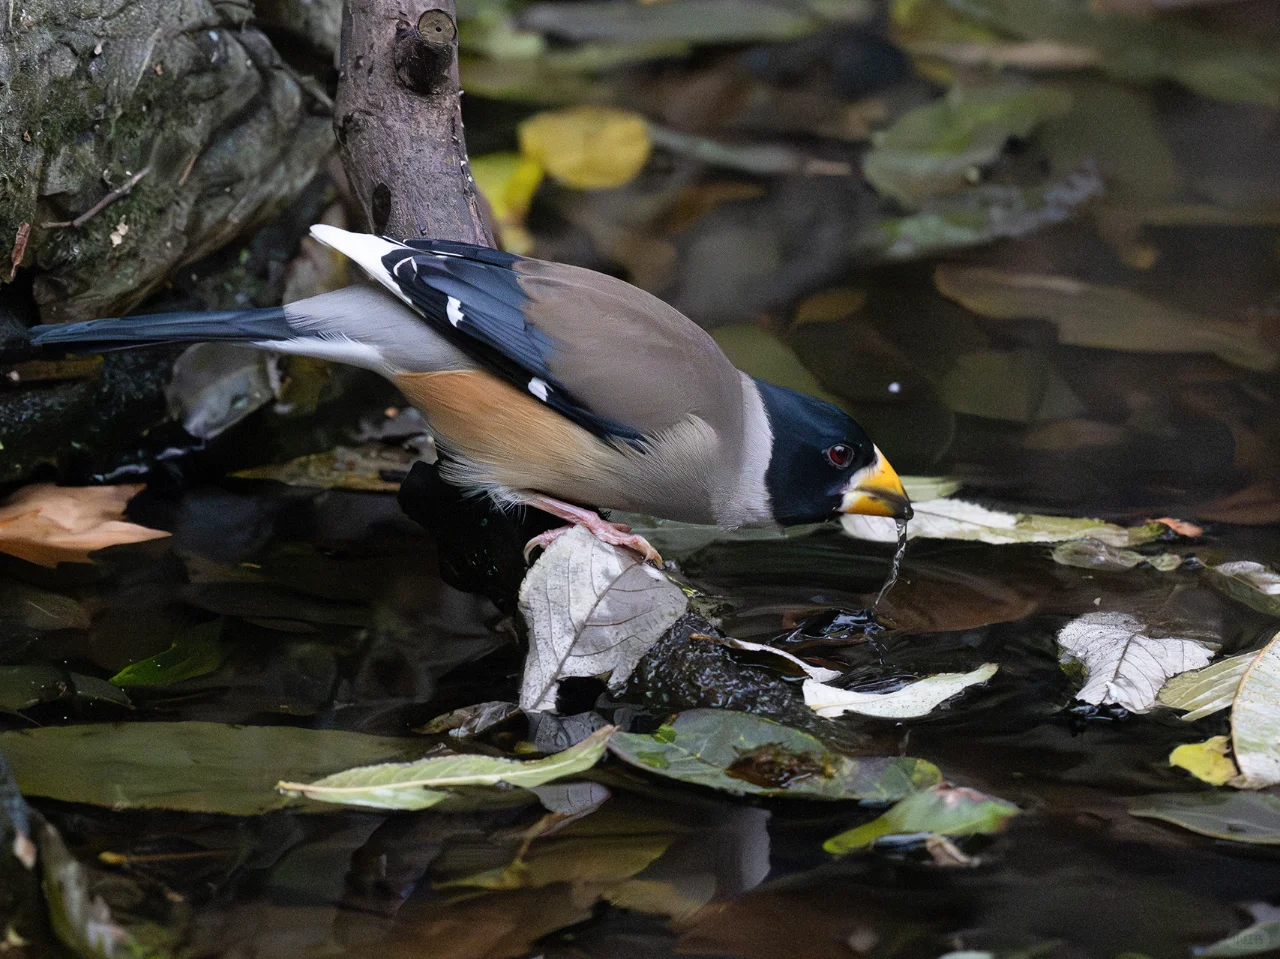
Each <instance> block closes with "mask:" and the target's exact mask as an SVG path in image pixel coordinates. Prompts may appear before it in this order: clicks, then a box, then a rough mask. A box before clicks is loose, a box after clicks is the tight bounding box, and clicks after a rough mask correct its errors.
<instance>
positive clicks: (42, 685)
mask: <svg viewBox="0 0 1280 959" xmlns="http://www.w3.org/2000/svg"><path fill="white" fill-rule="evenodd" d="M74 700H80V701H82V702H105V703H114V704H115V705H117V706H123V707H125V708H126V709H131V708H132V707H133V703H132V702H130V700H129V697H128V696H126V695H125V694H124V693H123V692H121V691H120V690H119V689H117V688H116V687H115V686H112V685H111V684H110V683H109V682H107V681H106V680H104V679H98V678H97V677H96V676H85V675H82V674H81V673H69V672H67V671H66V670H63V669H59V668H58V667H57V666H54V665H53V664H52V663H26V664H23V665H21V666H0V710H6V711H8V712H14V713H16V712H20V711H22V710H24V709H30V708H31V707H32V706H38V705H41V704H42V703H52V702H58V701H74Z"/></svg>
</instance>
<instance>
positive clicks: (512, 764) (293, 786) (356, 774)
mask: <svg viewBox="0 0 1280 959" xmlns="http://www.w3.org/2000/svg"><path fill="white" fill-rule="evenodd" d="M614 728H615V727H613V726H606V727H604V728H603V729H599V730H597V731H596V732H594V733H592V734H591V735H590V736H589V737H587V738H586V739H584V740H583V741H582V742H580V743H578V744H577V745H576V746H570V747H569V748H568V749H566V750H564V751H563V752H559V753H556V754H555V755H552V756H547V757H546V758H545V759H532V760H527V761H521V760H519V759H506V758H504V757H501V756H481V755H475V754H464V755H444V756H430V757H428V758H426V759H420V760H418V761H417V762H411V763H382V764H380V765H377V766H358V767H356V768H355V769H348V770H345V771H344V772H340V773H334V774H333V775H332V776H325V777H324V778H323V779H319V780H317V781H316V782H313V783H291V782H281V783H279V784H277V786H276V788H277V789H279V790H280V791H281V792H284V793H286V794H288V795H295V796H305V797H307V798H308V799H316V800H320V801H321V802H331V803H338V804H340V805H348V806H364V807H369V808H373V809H406V810H410V809H428V808H430V807H431V806H434V805H436V804H437V803H440V802H443V801H444V800H445V799H448V798H449V796H450V792H449V790H450V789H453V788H457V787H461V786H497V785H499V784H501V783H505V784H506V785H508V786H523V787H525V788H532V787H534V786H541V785H543V784H544V783H549V782H551V781H552V780H555V779H560V778H563V777H564V776H572V775H574V774H575V773H580V772H585V771H586V770H588V769H590V768H591V767H592V766H594V765H595V764H596V762H597V761H598V760H599V759H600V757H601V756H603V755H604V750H605V746H606V745H607V744H608V742H609V737H610V736H611V735H613V732H614Z"/></svg>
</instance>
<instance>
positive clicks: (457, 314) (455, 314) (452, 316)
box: [445, 296, 462, 326]
mask: <svg viewBox="0 0 1280 959" xmlns="http://www.w3.org/2000/svg"><path fill="white" fill-rule="evenodd" d="M445 315H446V316H448V317H449V322H450V323H452V324H453V325H454V326H457V325H458V324H459V323H461V322H462V301H460V300H459V299H458V298H457V297H456V296H451V297H449V305H448V306H447V307H446V308H445Z"/></svg>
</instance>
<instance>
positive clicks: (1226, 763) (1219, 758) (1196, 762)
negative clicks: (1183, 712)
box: [1169, 736, 1237, 786]
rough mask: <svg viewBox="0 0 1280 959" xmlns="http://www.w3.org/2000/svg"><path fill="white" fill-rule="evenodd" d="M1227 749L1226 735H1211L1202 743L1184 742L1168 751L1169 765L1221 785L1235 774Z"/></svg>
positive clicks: (1210, 782) (1205, 780) (1204, 780)
mask: <svg viewBox="0 0 1280 959" xmlns="http://www.w3.org/2000/svg"><path fill="white" fill-rule="evenodd" d="M1227 750H1228V743H1227V737H1226V736H1212V737H1210V738H1209V739H1206V740H1205V741H1204V742H1202V743H1184V744H1183V745H1181V746H1179V747H1177V748H1176V749H1175V750H1174V751H1173V752H1171V753H1169V765H1170V766H1177V767H1178V768H1179V769H1185V770H1186V771H1187V772H1189V773H1191V775H1193V776H1195V777H1196V779H1199V780H1201V781H1202V782H1207V783H1208V784H1209V785H1210V786H1221V785H1223V784H1225V783H1227V782H1229V781H1231V780H1232V779H1234V778H1235V777H1236V775H1237V770H1236V764H1235V763H1234V762H1232V760H1231V757H1230V756H1228V755H1227Z"/></svg>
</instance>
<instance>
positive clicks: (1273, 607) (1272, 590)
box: [1206, 561, 1280, 616]
mask: <svg viewBox="0 0 1280 959" xmlns="http://www.w3.org/2000/svg"><path fill="white" fill-rule="evenodd" d="M1206 575H1207V576H1208V577H1209V582H1210V584H1211V585H1213V586H1215V587H1216V588H1218V589H1219V590H1221V591H1222V592H1224V593H1226V594H1227V595H1228V596H1230V597H1231V598H1232V599H1236V600H1239V601H1240V602H1242V603H1244V604H1245V605H1246V606H1248V607H1249V608H1250V609H1256V610H1257V611H1258V612H1260V613H1266V614H1267V615H1268V616H1280V574H1278V573H1276V572H1274V571H1273V570H1271V569H1269V568H1268V567H1266V566H1263V565H1262V564H1261V563H1251V562H1247V561H1241V562H1235V563H1222V564H1221V565H1218V566H1210V567H1209V568H1208V569H1207V570H1206Z"/></svg>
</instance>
